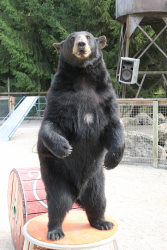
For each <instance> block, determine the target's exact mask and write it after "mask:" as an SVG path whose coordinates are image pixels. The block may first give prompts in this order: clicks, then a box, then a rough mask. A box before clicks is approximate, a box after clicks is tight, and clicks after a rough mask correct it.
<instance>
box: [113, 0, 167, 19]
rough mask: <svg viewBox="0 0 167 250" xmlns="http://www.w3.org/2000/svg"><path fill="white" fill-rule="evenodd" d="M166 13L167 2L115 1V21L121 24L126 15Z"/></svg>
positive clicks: (157, 0)
mask: <svg viewBox="0 0 167 250" xmlns="http://www.w3.org/2000/svg"><path fill="white" fill-rule="evenodd" d="M165 12H166V13H167V0H116V19H117V21H119V22H123V21H124V19H125V17H126V16H127V15H132V14H135V15H136V14H142V13H145V14H146V15H147V14H148V15H149V14H151V16H153V15H154V14H155V16H156V17H159V14H160V15H162V13H165Z"/></svg>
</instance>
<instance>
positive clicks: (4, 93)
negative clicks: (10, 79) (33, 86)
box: [0, 92, 48, 95]
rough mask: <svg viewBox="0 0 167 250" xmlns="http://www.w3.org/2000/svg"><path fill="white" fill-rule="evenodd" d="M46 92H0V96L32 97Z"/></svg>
mask: <svg viewBox="0 0 167 250" xmlns="http://www.w3.org/2000/svg"><path fill="white" fill-rule="evenodd" d="M47 93H48V92H10V93H9V92H0V95H9V94H10V95H26V94H27V95H34V94H47Z"/></svg>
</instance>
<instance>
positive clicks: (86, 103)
mask: <svg viewBox="0 0 167 250" xmlns="http://www.w3.org/2000/svg"><path fill="white" fill-rule="evenodd" d="M57 95H58V96H59V98H58V99H57V101H56V102H55V104H54V106H55V115H56V120H57V121H59V122H60V123H61V128H62V127H64V129H65V130H66V131H67V130H68V131H69V136H70V134H71V135H72V136H73V138H75V136H74V135H76V136H77V138H83V139H87V140H89V139H91V138H92V137H96V138H98V137H99V136H100V133H101V132H102V131H103V129H104V127H105V126H106V125H107V123H108V120H109V116H110V111H109V110H107V104H106V105H105V104H104V103H105V101H104V96H105V95H107V93H106V94H105V93H101V94H100V93H98V92H97V91H96V89H94V88H93V87H92V86H87V85H86V84H85V85H84V86H83V85H80V86H79V87H78V86H77V87H75V88H74V89H73V91H69V90H68V91H66V92H63V93H60V92H59V93H57Z"/></svg>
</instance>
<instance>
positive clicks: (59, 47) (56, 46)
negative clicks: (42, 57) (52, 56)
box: [53, 41, 64, 53]
mask: <svg viewBox="0 0 167 250" xmlns="http://www.w3.org/2000/svg"><path fill="white" fill-rule="evenodd" d="M63 43H64V41H62V42H60V43H53V46H54V47H55V48H56V49H57V51H58V52H59V53H60V50H61V47H62V45H63Z"/></svg>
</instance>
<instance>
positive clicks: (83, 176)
mask: <svg viewBox="0 0 167 250" xmlns="http://www.w3.org/2000/svg"><path fill="white" fill-rule="evenodd" d="M105 45H106V37H105V36H101V37H99V38H95V37H94V36H93V35H92V34H90V33H89V32H86V31H82V32H75V33H72V34H70V35H69V36H68V37H67V38H66V40H64V41H62V42H61V43H58V44H54V46H55V48H56V49H57V50H58V51H59V52H60V57H59V65H58V71H57V74H56V75H55V77H54V80H53V83H52V85H51V88H50V90H49V92H48V96H47V104H46V109H45V113H44V118H43V121H42V124H41V128H40V131H39V138H38V154H39V159H40V166H41V174H42V179H43V181H44V184H45V188H46V193H47V203H48V215H49V223H48V235H47V238H48V239H51V240H59V239H61V238H63V237H64V233H63V231H62V222H63V220H64V218H65V216H66V213H67V212H68V211H69V210H70V209H71V207H72V205H73V203H74V202H76V203H78V204H79V205H81V206H82V207H83V209H84V210H85V212H86V214H87V218H88V220H89V223H90V225H91V226H92V227H94V228H97V229H99V230H109V229H111V228H112V227H113V224H112V223H111V222H108V221H106V220H105V218H104V212H105V207H106V198H105V193H104V174H103V169H104V167H105V168H106V169H113V168H115V167H116V166H117V165H118V163H119V162H120V160H121V159H122V156H123V152H124V145H125V142H124V133H123V128H122V126H121V123H120V117H119V108H118V104H117V101H116V96H115V94H114V91H113V88H112V84H111V81H110V76H109V73H108V72H107V70H106V67H105V64H104V60H103V55H102V52H101V49H102V48H103V47H104V46H105Z"/></svg>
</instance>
